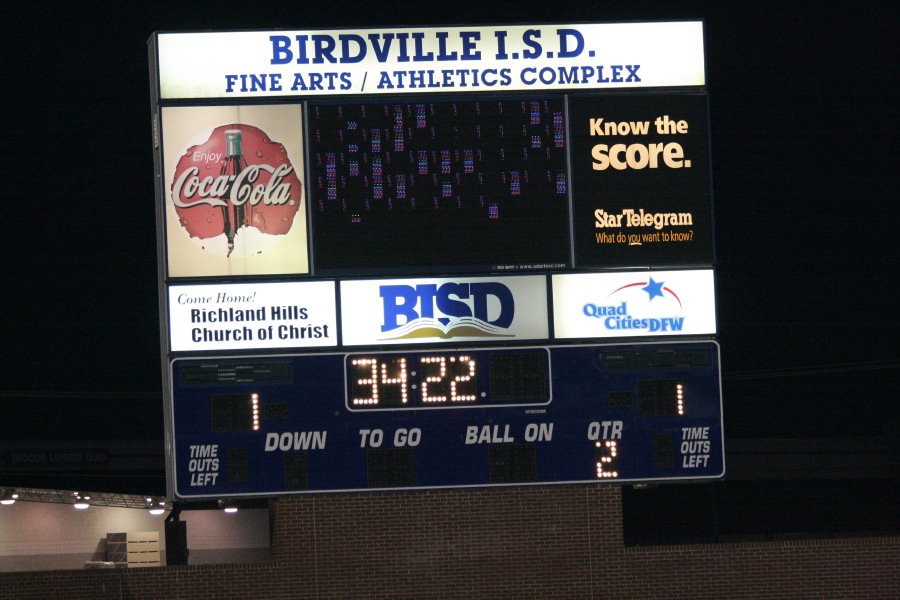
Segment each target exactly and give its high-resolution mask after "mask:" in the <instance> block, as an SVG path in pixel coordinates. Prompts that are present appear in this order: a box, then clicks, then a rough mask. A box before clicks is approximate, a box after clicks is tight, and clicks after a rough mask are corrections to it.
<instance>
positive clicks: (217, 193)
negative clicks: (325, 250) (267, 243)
mask: <svg viewBox="0 0 900 600" xmlns="http://www.w3.org/2000/svg"><path fill="white" fill-rule="evenodd" d="M301 198H302V186H301V183H300V179H299V178H298V177H297V172H296V170H295V169H294V166H293V165H292V164H291V161H290V158H289V157H288V154H287V151H286V150H285V148H284V146H283V145H282V144H280V143H278V142H275V141H272V140H271V139H269V136H268V135H267V134H266V133H265V132H264V131H262V130H261V129H259V128H257V127H254V126H252V125H245V124H228V125H220V126H219V127H216V128H215V129H213V131H212V133H211V134H210V136H209V139H208V140H207V141H206V142H204V143H202V144H198V145H196V146H191V147H190V148H188V149H187V150H186V151H185V152H184V154H183V155H182V156H181V158H180V159H179V160H178V164H177V165H176V167H175V171H174V174H173V177H172V182H171V199H172V203H173V205H174V207H175V212H176V213H177V214H178V219H179V222H180V223H181V226H182V227H183V228H184V229H185V231H186V232H187V233H188V235H190V236H191V237H195V238H200V239H206V238H213V237H216V236H220V235H224V236H225V237H226V241H227V247H228V254H229V255H230V254H231V251H232V249H233V247H234V239H235V237H237V236H238V235H240V230H241V229H242V228H244V227H253V228H255V229H257V230H259V231H260V232H261V233H264V234H267V235H284V234H286V233H288V232H289V231H290V230H291V226H292V225H293V222H294V215H296V214H297V211H298V210H299V209H300V201H301Z"/></svg>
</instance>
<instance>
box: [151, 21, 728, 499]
mask: <svg viewBox="0 0 900 600" xmlns="http://www.w3.org/2000/svg"><path fill="white" fill-rule="evenodd" d="M149 51H150V75H151V79H150V83H151V120H152V127H153V149H154V166H155V171H156V181H157V189H156V192H157V231H158V242H159V243H158V248H159V296H160V317H161V323H162V326H161V345H162V371H163V373H162V375H163V380H164V396H165V398H164V401H165V417H166V439H167V479H168V493H169V496H170V497H173V498H182V499H192V498H197V499H200V498H221V497H241V496H273V495H279V494H287V493H306V492H337V491H355V490H365V489H410V488H440V487H459V486H487V485H524V484H550V483H562V482H643V481H666V480H697V479H713V478H719V477H722V476H723V475H724V471H725V465H724V451H723V447H724V442H723V439H724V438H723V431H722V408H721V407H722V399H721V384H720V358H719V346H718V343H717V341H716V337H717V325H716V302H715V271H714V264H713V263H714V248H713V237H714V236H713V226H712V198H711V192H710V190H711V184H710V175H709V170H710V167H709V131H708V123H707V117H708V105H707V97H706V90H705V74H704V70H705V68H704V60H705V57H704V54H703V26H702V23H700V22H659V23H628V24H558V25H557V24H553V25H534V26H521V25H492V26H488V25H486V26H473V27H410V28H383V29H371V30H349V29H340V30H310V31H303V30H298V31H284V30H279V31H277V32H276V31H272V32H267V31H244V32H202V33H189V32H178V33H165V32H158V33H154V34H153V36H152V37H151V39H150V42H149Z"/></svg>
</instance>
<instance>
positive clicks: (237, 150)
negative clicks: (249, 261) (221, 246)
mask: <svg viewBox="0 0 900 600" xmlns="http://www.w3.org/2000/svg"><path fill="white" fill-rule="evenodd" d="M246 168H247V161H246V160H245V159H244V153H243V151H242V150H241V131H240V129H226V130H225V158H223V159H222V169H221V170H220V171H219V174H220V175H222V176H225V177H228V181H229V182H230V184H229V188H228V192H229V193H228V194H226V197H225V198H222V200H224V201H225V206H223V207H222V213H223V217H224V220H225V228H224V233H225V237H226V238H227V239H228V256H231V252H232V251H233V250H234V236H235V235H237V232H238V229H240V228H241V227H243V226H244V223H245V221H244V219H245V215H244V204H243V203H242V204H237V203H234V202H228V197H231V198H237V194H234V193H232V191H231V187H232V186H234V184H235V182H236V181H237V179H238V175H239V174H240V173H241V171H243V170H244V169H246Z"/></svg>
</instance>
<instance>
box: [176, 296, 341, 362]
mask: <svg viewBox="0 0 900 600" xmlns="http://www.w3.org/2000/svg"><path fill="white" fill-rule="evenodd" d="M336 322H337V315H336V313H335V308H334V282H333V281H307V282H299V283H248V284H220V285H173V286H170V287H169V332H170V346H171V349H172V351H173V352H181V351H195V350H243V349H247V348H310V347H321V346H336V345H337V324H336Z"/></svg>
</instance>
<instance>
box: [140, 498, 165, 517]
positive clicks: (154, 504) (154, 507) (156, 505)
mask: <svg viewBox="0 0 900 600" xmlns="http://www.w3.org/2000/svg"><path fill="white" fill-rule="evenodd" d="M145 500H146V503H147V511H148V512H149V513H150V514H151V515H161V514H163V513H164V512H166V501H165V500H154V499H153V498H146V499H145Z"/></svg>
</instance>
